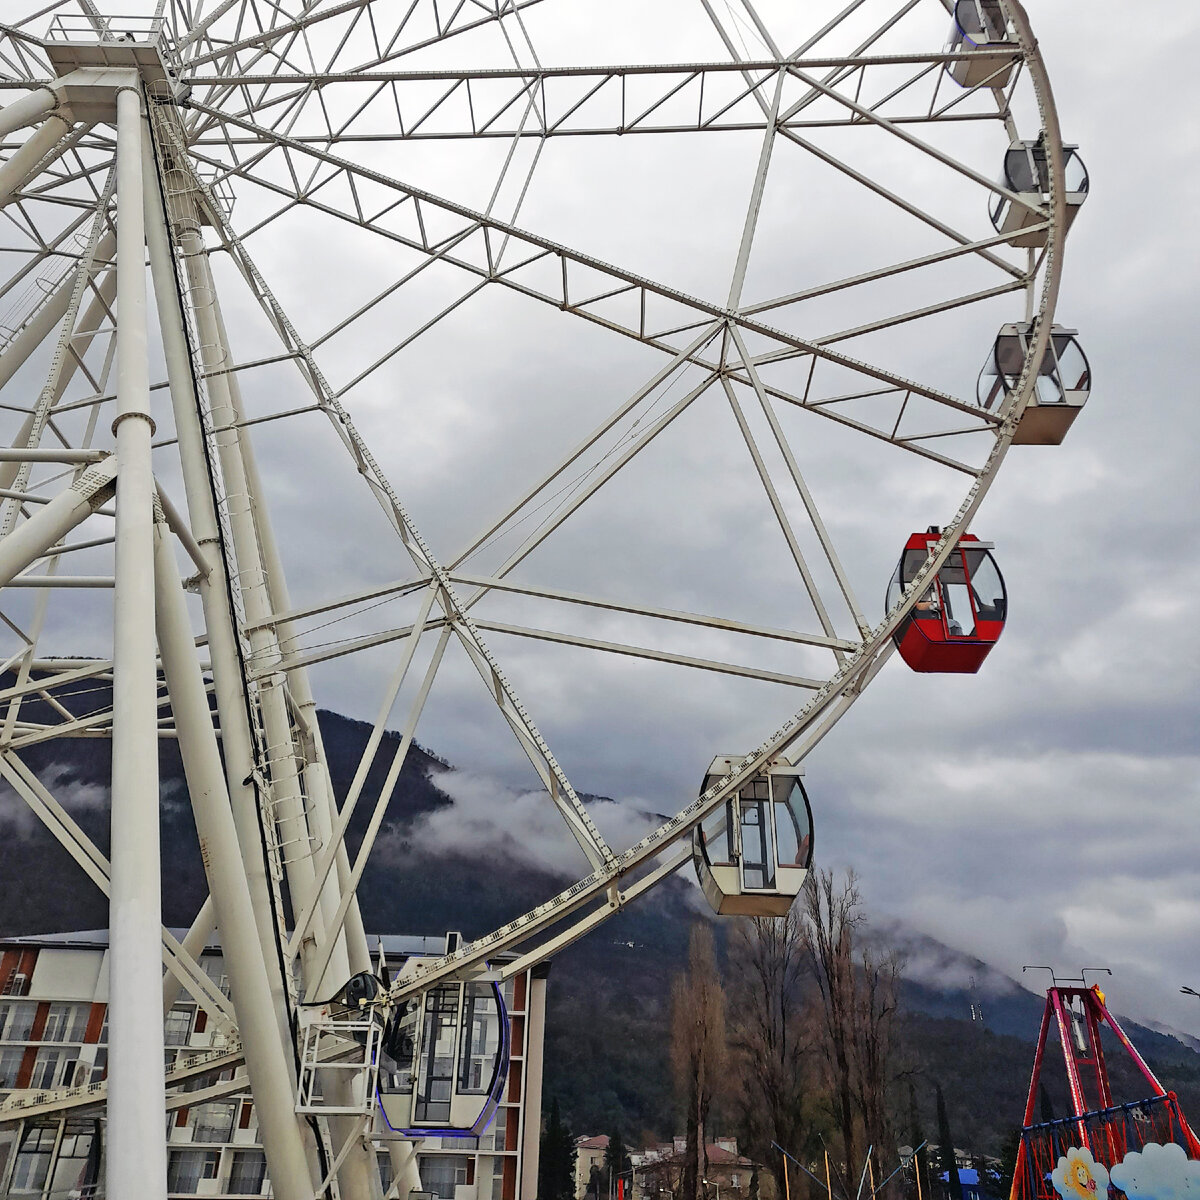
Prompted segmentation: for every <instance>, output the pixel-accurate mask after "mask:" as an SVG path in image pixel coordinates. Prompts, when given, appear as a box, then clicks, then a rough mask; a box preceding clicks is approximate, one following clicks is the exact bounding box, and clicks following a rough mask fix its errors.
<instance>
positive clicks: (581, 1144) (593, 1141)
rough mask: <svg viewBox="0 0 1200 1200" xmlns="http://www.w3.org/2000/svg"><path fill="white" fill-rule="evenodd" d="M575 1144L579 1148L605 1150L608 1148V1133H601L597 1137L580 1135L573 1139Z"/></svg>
mask: <svg viewBox="0 0 1200 1200" xmlns="http://www.w3.org/2000/svg"><path fill="white" fill-rule="evenodd" d="M575 1146H576V1148H577V1149H579V1150H607V1149H608V1134H607V1133H602V1134H599V1135H598V1136H597V1137H581V1138H576V1139H575Z"/></svg>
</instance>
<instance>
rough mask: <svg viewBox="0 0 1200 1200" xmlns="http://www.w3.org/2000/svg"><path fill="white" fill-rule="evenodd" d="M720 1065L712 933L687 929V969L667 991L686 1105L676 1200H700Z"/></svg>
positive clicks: (721, 1008)
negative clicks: (690, 934)
mask: <svg viewBox="0 0 1200 1200" xmlns="http://www.w3.org/2000/svg"><path fill="white" fill-rule="evenodd" d="M725 1062H726V1042H725V992H724V990H723V989H722V987H721V979H720V975H719V973H718V971H717V960H716V954H715V953H714V952H713V940H712V933H711V932H710V931H709V929H708V928H707V926H704V925H696V926H694V927H693V928H692V936H691V940H690V942H689V944H688V969H687V973H686V974H685V975H678V976H676V978H675V981H674V984H673V985H672V988H671V1064H672V1066H673V1067H674V1069H675V1081H676V1085H677V1086H678V1088H679V1091H680V1092H681V1093H682V1094H683V1096H684V1101H685V1105H686V1113H687V1119H686V1123H685V1124H686V1130H687V1150H686V1154H685V1158H684V1164H683V1170H682V1172H681V1180H680V1189H679V1200H700V1188H701V1180H703V1179H704V1177H705V1175H706V1174H707V1173H708V1150H707V1138H708V1118H709V1112H710V1111H711V1108H712V1102H713V1098H714V1096H715V1095H716V1093H717V1090H718V1088H719V1086H720V1083H721V1080H722V1076H723V1072H724V1070H725Z"/></svg>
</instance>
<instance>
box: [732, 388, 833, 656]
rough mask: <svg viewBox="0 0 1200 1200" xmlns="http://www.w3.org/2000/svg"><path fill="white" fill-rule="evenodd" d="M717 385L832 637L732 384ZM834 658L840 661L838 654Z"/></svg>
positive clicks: (820, 602)
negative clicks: (730, 410) (723, 393)
mask: <svg viewBox="0 0 1200 1200" xmlns="http://www.w3.org/2000/svg"><path fill="white" fill-rule="evenodd" d="M721 386H722V387H723V388H724V390H725V395H726V398H727V399H728V400H729V406H730V408H731V409H732V410H733V415H734V419H735V420H736V421H737V425H738V429H739V431H740V432H741V435H742V440H743V441H744V442H745V444H746V449H747V450H748V451H749V452H750V457H751V459H752V460H753V462H754V470H755V473H756V474H757V475H758V479H759V482H760V483H761V484H762V486H763V490H764V491H765V492H766V494H767V499H768V500H769V501H770V504H771V509H772V511H773V512H774V514H775V520H776V522H777V523H778V525H779V529H780V532H781V533H782V534H783V536H784V540H785V541H786V542H787V546H788V552H789V553H790V554H791V556H792V561H793V562H794V563H795V564H796V569H797V570H798V571H799V572H800V577H801V579H803V581H804V590H805V591H806V592H807V593H808V598H809V599H810V600H811V601H812V605H813V608H814V609H815V610H816V613H817V619H818V620H819V621H820V622H821V628H822V629H823V630H824V631H825V635H826V637H829V638H833V637H835V636H836V633H835V630H834V626H833V622H832V621H831V620H830V619H829V613H828V612H827V611H826V608H825V602H824V600H823V599H822V598H821V593H820V592H819V591H818V589H817V585H816V582H815V581H814V579H813V576H812V572H811V571H810V570H809V567H808V563H807V561H806V560H805V557H804V553H803V551H802V550H801V549H800V543H799V541H798V540H797V538H796V534H795V531H794V530H793V529H792V525H791V521H790V520H789V519H788V516H787V512H786V510H785V509H784V507H783V502H782V501H781V500H780V498H779V493H778V492H777V491H776V489H775V484H774V483H773V481H772V480H771V476H770V474H769V472H768V471H767V467H766V463H765V462H763V457H762V453H761V452H760V451H759V448H758V443H757V442H756V441H755V438H754V434H753V433H752V432H751V431H750V426H749V424H748V422H747V421H746V414H745V413H744V412H743V411H742V406H741V404H740V403H739V402H738V398H737V396H736V394H735V393H734V390H733V385H732V384H731V383H730V382H729V379H728V377H727V376H724V375H722V376H721ZM838 657H839V660H840V658H841V655H840V653H839V655H838Z"/></svg>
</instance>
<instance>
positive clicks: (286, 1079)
mask: <svg viewBox="0 0 1200 1200" xmlns="http://www.w3.org/2000/svg"><path fill="white" fill-rule="evenodd" d="M154 570H155V615H156V618H157V625H158V640H159V646H160V648H161V651H162V660H163V672H164V674H165V676H166V681H167V689H168V692H169V694H170V697H171V711H172V713H173V715H174V718H175V725H176V728H177V730H178V731H179V751H180V755H181V756H182V758H183V769H184V775H185V776H186V779H187V786H188V796H189V798H190V800H191V804H192V812H193V813H194V814H195V818H196V832H197V835H198V836H199V839H200V852H201V857H202V858H203V860H204V869H205V874H206V875H207V877H208V886H209V895H210V898H211V901H212V909H213V915H214V916H215V919H216V925H217V929H218V930H219V932H220V938H221V952H222V955H223V956H224V961H225V970H226V972H227V974H228V975H229V982H230V990H231V994H232V997H233V1004H234V1009H235V1011H236V1012H237V1020H238V1030H239V1032H240V1035H241V1039H242V1044H243V1047H244V1049H245V1055H246V1066H247V1070H248V1072H249V1074H250V1087H251V1092H252V1093H253V1096H254V1108H255V1111H256V1113H257V1114H258V1122H259V1128H260V1130H261V1131H262V1139H263V1147H264V1150H265V1152H266V1154H267V1155H268V1158H267V1162H268V1170H269V1172H270V1176H271V1182H272V1185H273V1187H274V1190H275V1194H276V1195H277V1196H279V1197H280V1200H308V1198H309V1197H310V1196H311V1194H312V1174H311V1171H310V1168H309V1164H308V1157H307V1153H306V1149H305V1145H304V1139H303V1137H302V1134H301V1127H300V1125H299V1124H298V1121H297V1117H296V1113H295V1111H294V1106H293V1101H292V1095H293V1092H292V1080H291V1072H290V1070H289V1062H288V1059H289V1050H290V1047H289V1046H286V1045H285V1044H284V1043H282V1042H281V1040H280V1038H279V1027H278V1025H277V1023H276V1020H275V1012H274V1003H273V1000H272V996H271V983H270V979H269V977H268V974H267V969H266V966H265V963H264V958H265V955H264V953H263V951H264V949H265V947H263V946H262V944H261V943H260V942H259V940H258V930H257V926H256V924H255V919H254V908H253V902H252V900H251V897H250V888H249V885H248V884H247V882H246V875H245V871H244V869H243V867H242V856H241V852H240V848H239V845H238V837H237V830H236V828H235V826H234V822H233V811H232V809H231V807H230V804H229V793H228V791H227V790H226V787H225V771H224V767H223V765H222V763H221V754H220V751H219V750H218V749H217V739H216V734H215V732H214V730H213V724H212V715H211V713H210V711H209V706H208V692H207V690H206V689H205V686H204V680H203V677H202V676H201V673H200V660H199V657H198V656H197V654H196V645H195V641H194V639H193V637H192V630H191V623H190V621H189V619H188V612H187V602H186V600H185V598H184V594H183V588H182V586H181V584H180V581H179V575H178V572H177V569H176V566H175V556H174V554H173V552H172V545H171V537H170V531H169V529H168V527H167V524H166V522H165V521H161V522H160V523H159V524H158V527H157V530H156V534H155V558H154Z"/></svg>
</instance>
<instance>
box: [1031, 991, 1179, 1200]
mask: <svg viewBox="0 0 1200 1200" xmlns="http://www.w3.org/2000/svg"><path fill="white" fill-rule="evenodd" d="M1052 1022H1053V1024H1054V1026H1055V1027H1056V1029H1057V1031H1058V1038H1059V1041H1060V1043H1061V1044H1062V1052H1063V1060H1064V1062H1065V1063H1066V1068H1067V1082H1068V1084H1069V1087H1070V1092H1071V1115H1070V1116H1069V1117H1064V1118H1062V1119H1061V1120H1057V1121H1048V1122H1044V1123H1042V1124H1037V1125H1035V1124H1033V1111H1034V1104H1035V1103H1036V1101H1037V1095H1038V1085H1039V1083H1040V1081H1041V1074H1042V1060H1043V1057H1044V1055H1045V1051H1046V1041H1047V1036H1048V1034H1049V1032H1050V1026H1051V1023H1052ZM1103 1025H1107V1026H1108V1027H1109V1029H1111V1030H1112V1032H1113V1034H1114V1035H1115V1037H1116V1039H1117V1041H1118V1042H1119V1043H1120V1044H1121V1046H1123V1047H1124V1049H1125V1052H1126V1053H1127V1054H1128V1055H1129V1057H1130V1058H1131V1059H1132V1060H1133V1063H1134V1065H1135V1066H1136V1067H1137V1068H1138V1070H1139V1071H1140V1072H1141V1074H1142V1076H1143V1078H1144V1079H1145V1080H1146V1083H1147V1084H1148V1085H1149V1088H1150V1094H1149V1095H1148V1096H1147V1097H1146V1098H1144V1099H1141V1100H1134V1101H1131V1102H1128V1103H1125V1104H1115V1103H1114V1102H1113V1095H1112V1087H1111V1085H1110V1083H1109V1076H1108V1067H1107V1065H1106V1063H1105V1061H1104V1048H1103V1046H1102V1045H1101V1041H1100V1030H1101V1027H1102V1026H1103ZM1171 1142H1174V1143H1176V1144H1177V1145H1179V1146H1181V1147H1182V1149H1183V1151H1184V1153H1185V1154H1186V1156H1187V1157H1188V1158H1189V1159H1195V1160H1200V1141H1198V1140H1197V1138H1196V1135H1195V1134H1194V1133H1193V1132H1192V1129H1191V1127H1190V1126H1189V1125H1188V1123H1187V1120H1186V1119H1185V1118H1184V1115H1183V1112H1182V1110H1181V1109H1180V1107H1179V1101H1178V1100H1177V1099H1176V1097H1175V1093H1174V1092H1168V1091H1167V1090H1166V1089H1165V1088H1164V1087H1163V1085H1162V1084H1161V1083H1160V1082H1159V1081H1158V1078H1157V1077H1156V1076H1155V1074H1154V1072H1153V1071H1152V1070H1151V1069H1150V1067H1149V1066H1148V1065H1147V1064H1146V1060H1145V1059H1143V1058H1142V1056H1141V1055H1140V1054H1139V1053H1138V1052H1137V1049H1136V1047H1135V1046H1134V1044H1133V1043H1132V1042H1131V1041H1130V1040H1129V1037H1128V1035H1127V1034H1126V1033H1125V1031H1124V1030H1123V1029H1122V1028H1121V1026H1120V1024H1119V1023H1118V1021H1117V1019H1116V1018H1115V1017H1114V1016H1113V1015H1112V1013H1111V1012H1109V1010H1108V1006H1107V1004H1106V1003H1105V998H1104V993H1103V992H1102V991H1101V990H1100V986H1099V984H1093V985H1092V986H1091V987H1088V986H1087V985H1086V984H1085V983H1084V981H1083V980H1079V981H1071V985H1062V984H1059V982H1058V981H1057V980H1055V981H1054V985H1053V986H1052V987H1050V988H1049V989H1048V990H1047V992H1046V1007H1045V1010H1044V1011H1043V1013H1042V1027H1041V1031H1040V1032H1039V1034H1038V1042H1037V1052H1036V1054H1035V1055H1034V1060H1033V1075H1032V1077H1031V1078H1030V1080H1029V1097H1028V1099H1027V1100H1026V1102H1025V1119H1024V1120H1023V1121H1022V1129H1021V1145H1020V1147H1019V1149H1018V1151H1017V1165H1016V1170H1015V1171H1014V1173H1013V1183H1012V1191H1011V1193H1010V1196H1009V1200H1061V1197H1060V1196H1059V1194H1058V1191H1057V1189H1056V1187H1055V1184H1054V1182H1053V1180H1052V1174H1053V1172H1054V1169H1055V1166H1056V1164H1057V1163H1059V1162H1060V1159H1061V1158H1062V1156H1066V1155H1067V1154H1068V1151H1069V1150H1070V1149H1071V1148H1072V1147H1078V1148H1080V1149H1086V1150H1088V1151H1090V1153H1091V1156H1092V1159H1093V1161H1094V1162H1095V1163H1097V1164H1100V1165H1102V1166H1103V1167H1104V1168H1105V1169H1106V1170H1110V1171H1111V1169H1112V1167H1113V1166H1115V1165H1116V1164H1118V1163H1120V1162H1122V1160H1123V1159H1124V1158H1125V1156H1126V1155H1127V1154H1129V1153H1131V1152H1133V1151H1140V1150H1141V1149H1142V1148H1143V1147H1145V1146H1147V1145H1151V1144H1155V1143H1157V1144H1160V1145H1166V1144H1168V1143H1171ZM1114 1186H1115V1185H1114ZM1099 1200H1104V1197H1103V1196H1100V1197H1099Z"/></svg>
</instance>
